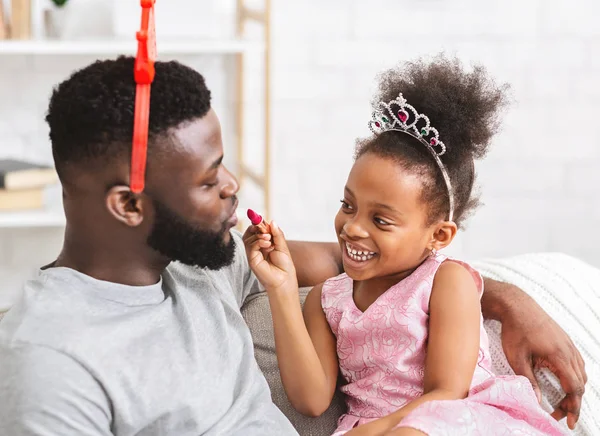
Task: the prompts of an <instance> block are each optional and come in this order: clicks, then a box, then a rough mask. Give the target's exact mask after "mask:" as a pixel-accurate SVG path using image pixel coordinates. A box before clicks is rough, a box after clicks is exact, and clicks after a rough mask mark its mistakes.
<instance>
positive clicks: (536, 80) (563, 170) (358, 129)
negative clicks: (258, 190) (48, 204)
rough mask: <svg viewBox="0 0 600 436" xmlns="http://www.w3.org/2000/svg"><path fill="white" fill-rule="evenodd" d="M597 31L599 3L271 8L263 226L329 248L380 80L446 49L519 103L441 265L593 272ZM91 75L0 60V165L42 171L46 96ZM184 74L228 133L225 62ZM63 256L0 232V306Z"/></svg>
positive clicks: (356, 1)
mask: <svg viewBox="0 0 600 436" xmlns="http://www.w3.org/2000/svg"><path fill="white" fill-rule="evenodd" d="M599 16H600V3H598V2H597V1H595V0H578V1H576V2H574V1H568V0H544V1H542V0H528V1H526V2H523V1H516V0H505V1H503V2H481V1H476V0H455V1H452V2H450V1H442V0H419V1H408V0H375V1H369V2H366V1H361V0H303V1H302V2H298V1H297V2H293V1H290V0H273V43H274V53H273V88H274V89H273V117H274V119H273V144H274V147H275V150H274V156H273V171H274V174H273V178H272V182H273V183H272V188H273V192H274V197H273V217H274V218H276V219H277V220H278V221H279V222H280V224H281V225H282V226H283V227H284V228H285V229H286V231H287V234H288V235H289V236H290V237H295V238H302V239H320V240H333V239H334V237H335V235H334V232H333V216H334V215H335V213H336V210H337V208H338V205H339V203H338V200H339V198H340V195H341V193H342V189H343V184H344V181H345V177H346V175H347V172H348V170H349V167H350V165H351V163H352V159H351V157H352V153H353V147H354V141H355V138H356V137H359V136H363V135H366V134H367V133H368V131H367V128H366V121H367V120H368V117H369V114H370V107H369V101H370V96H371V93H372V91H373V90H374V83H375V82H374V78H375V75H376V73H377V72H379V71H381V70H382V69H384V68H387V67H390V66H393V65H394V64H396V63H397V62H398V61H401V60H405V59H412V58H414V57H415V56H419V55H431V54H436V53H437V52H439V51H440V50H442V49H444V50H447V51H448V52H449V53H451V54H453V53H456V54H457V55H459V56H460V57H461V58H463V59H465V60H466V61H481V62H483V63H484V64H485V65H486V66H487V67H488V68H489V70H490V71H491V72H492V73H493V74H494V75H495V76H496V77H497V78H498V80H502V81H508V82H510V83H511V84H512V86H513V96H514V98H515V100H516V103H515V105H514V106H513V107H512V108H511V109H510V110H509V111H508V112H507V114H506V120H505V123H504V130H503V132H502V133H501V134H500V135H499V136H498V137H497V140H496V143H495V144H494V147H493V149H492V152H491V153H490V155H489V156H488V158H487V159H486V160H485V161H484V162H483V163H481V164H480V165H479V166H478V170H479V175H480V182H481V185H482V190H483V194H484V195H483V199H484V201H485V203H486V205H485V206H484V207H483V208H482V209H481V210H480V211H479V212H478V213H477V215H476V216H475V217H474V218H473V219H472V220H471V221H470V223H469V224H470V225H469V228H468V229H467V231H466V233H464V234H462V235H461V236H460V237H459V239H458V240H457V241H456V242H455V244H454V247H453V249H452V252H453V253H455V254H457V255H461V256H466V257H469V258H472V257H479V256H500V255H510V254H515V253H520V252H525V251H545V250H555V251H564V252H567V253H571V254H574V255H577V256H579V257H581V258H583V259H585V260H587V261H589V262H591V263H594V264H596V265H599V266H600V254H598V252H597V251H596V244H597V243H598V242H600V236H599V235H598V233H597V232H596V231H595V227H594V225H595V224H598V223H599V222H600V203H599V202H598V201H597V199H598V196H599V193H600V186H599V185H600V171H599V170H600V139H599V136H598V134H597V133H596V132H595V126H596V125H597V122H596V119H597V118H598V116H600V99H599V97H600V83H599V82H598V80H597V79H596V77H598V74H599V72H600V25H598V23H597V18H598V17H599ZM91 60H92V58H90V57H81V56H79V57H55V58H53V57H43V56H1V57H0V156H2V157H6V156H12V157H18V158H30V159H34V160H37V161H41V162H51V154H50V147H49V143H48V140H47V128H46V126H45V124H44V122H43V115H44V111H45V109H46V105H47V101H48V96H49V94H50V91H51V89H52V86H53V85H54V84H56V83H58V82H59V81H60V80H63V79H64V78H66V77H67V75H68V74H69V73H70V72H71V71H72V70H73V69H75V68H78V67H81V66H84V65H85V64H87V63H89V62H90V61H91ZM182 60H183V61H186V62H188V63H190V64H192V66H194V67H195V68H197V69H198V70H199V71H201V72H202V73H203V74H205V76H207V80H208V84H209V86H210V87H211V88H212V90H213V93H214V95H215V105H216V107H217V109H218V111H219V113H220V114H222V118H223V120H222V121H223V122H224V123H225V124H226V125H229V126H230V127H231V125H232V123H233V119H232V118H231V117H230V116H228V115H230V110H231V106H232V105H231V93H230V92H231V89H230V86H229V83H228V82H227V80H226V79H225V76H224V72H225V69H226V68H227V63H226V62H225V61H224V60H222V59H219V58H214V57H187V58H184V59H182ZM252 101H253V100H251V101H250V103H252ZM250 109H252V107H251V106H250ZM256 125H260V123H257V124H254V125H253V124H252V123H251V124H250V126H249V129H250V130H253V129H254V128H255V127H256ZM255 130H259V129H255ZM227 131H229V133H227ZM227 131H226V141H227V143H228V145H229V147H228V150H229V151H230V152H231V151H232V150H233V148H232V146H233V135H232V134H231V128H229V129H227ZM60 242H61V233H60V231H57V230H50V229H45V230H44V229H38V230H18V231H16V230H7V229H4V230H0V244H1V245H0V283H2V285H0V291H2V292H0V305H1V304H2V294H3V293H4V294H5V295H6V292H5V291H7V290H14V289H18V285H19V283H20V282H21V280H22V279H23V278H24V277H26V276H27V275H28V274H29V273H30V272H31V270H32V269H34V268H35V267H37V266H39V265H41V264H43V263H44V262H49V261H51V260H52V259H53V256H54V255H55V254H56V252H57V250H58V248H59V247H60Z"/></svg>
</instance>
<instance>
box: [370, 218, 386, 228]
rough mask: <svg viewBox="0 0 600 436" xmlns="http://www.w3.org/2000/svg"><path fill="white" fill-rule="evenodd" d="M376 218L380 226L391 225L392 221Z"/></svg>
mask: <svg viewBox="0 0 600 436" xmlns="http://www.w3.org/2000/svg"><path fill="white" fill-rule="evenodd" d="M374 220H375V222H376V223H377V224H379V225H380V226H389V225H390V223H388V222H387V221H384V220H382V219H381V218H375V219H374Z"/></svg>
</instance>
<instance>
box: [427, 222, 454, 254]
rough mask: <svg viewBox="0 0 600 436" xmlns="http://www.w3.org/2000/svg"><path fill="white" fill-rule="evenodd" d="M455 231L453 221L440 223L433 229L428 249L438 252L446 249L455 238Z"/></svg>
mask: <svg viewBox="0 0 600 436" xmlns="http://www.w3.org/2000/svg"><path fill="white" fill-rule="evenodd" d="M457 231H458V228H457V227H456V223H454V222H453V221H442V222H440V223H438V224H437V225H436V226H435V227H434V229H433V235H432V238H431V242H430V244H431V247H430V249H432V250H436V251H439V250H441V249H442V248H445V247H447V246H448V245H450V243H451V242H452V240H453V239H454V237H455V236H456V232H457Z"/></svg>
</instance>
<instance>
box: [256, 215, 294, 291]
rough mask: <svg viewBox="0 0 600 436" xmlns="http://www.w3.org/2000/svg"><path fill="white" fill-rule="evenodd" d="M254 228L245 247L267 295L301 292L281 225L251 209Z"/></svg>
mask: <svg viewBox="0 0 600 436" xmlns="http://www.w3.org/2000/svg"><path fill="white" fill-rule="evenodd" d="M248 218H250V221H251V222H252V225H251V226H250V227H248V230H246V233H245V234H244V245H245V246H246V255H247V256H248V262H249V263H250V268H252V271H253V272H254V274H255V275H256V277H257V278H258V280H259V281H260V282H261V283H262V285H263V286H264V287H265V289H266V290H267V292H279V291H285V290H292V291H293V290H295V291H297V290H298V281H297V278H296V268H295V267H294V263H293V261H292V256H291V255H290V250H289V249H288V246H287V242H286V240H285V236H284V234H283V232H282V231H281V229H280V228H279V226H278V225H277V224H276V223H275V222H273V221H271V224H267V223H266V222H264V220H263V219H262V217H261V216H260V215H258V214H257V213H255V212H254V211H252V210H251V209H249V210H248Z"/></svg>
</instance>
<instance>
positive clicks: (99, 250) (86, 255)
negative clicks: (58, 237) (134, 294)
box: [51, 232, 169, 286]
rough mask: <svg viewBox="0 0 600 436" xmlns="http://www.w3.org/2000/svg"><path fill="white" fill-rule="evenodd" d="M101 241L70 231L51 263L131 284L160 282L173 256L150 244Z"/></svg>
mask: <svg viewBox="0 0 600 436" xmlns="http://www.w3.org/2000/svg"><path fill="white" fill-rule="evenodd" d="M116 244H118V245H115V244H111V243H110V242H108V243H98V241H93V240H89V239H85V238H77V237H75V236H74V235H70V237H69V234H68V232H67V236H66V237H65V242H64V245H63V249H62V251H61V253H60V254H59V256H58V258H57V259H56V261H55V262H54V263H53V264H52V265H51V267H65V268H71V269H74V270H76V271H79V272H80V273H82V274H85V275H88V276H90V277H93V278H95V279H97V280H102V281H107V282H112V283H119V284H123V285H129V286H149V285H153V284H156V283H158V281H159V279H160V275H161V274H162V272H163V271H164V269H165V268H166V267H167V265H168V264H169V260H167V259H165V258H164V257H162V256H159V255H158V254H157V253H156V252H153V251H151V249H150V248H149V247H147V246H145V247H141V246H139V245H136V244H128V243H127V242H126V241H116Z"/></svg>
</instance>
